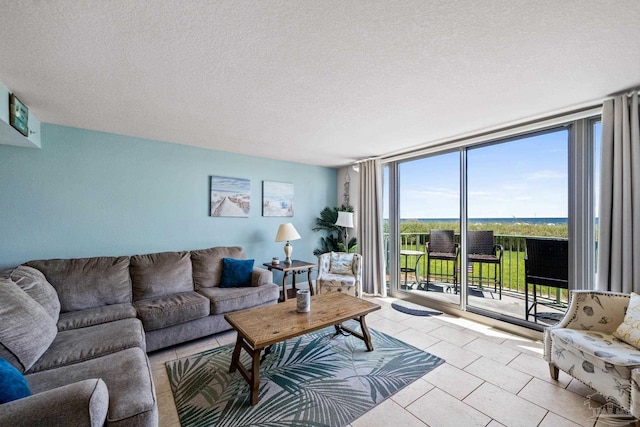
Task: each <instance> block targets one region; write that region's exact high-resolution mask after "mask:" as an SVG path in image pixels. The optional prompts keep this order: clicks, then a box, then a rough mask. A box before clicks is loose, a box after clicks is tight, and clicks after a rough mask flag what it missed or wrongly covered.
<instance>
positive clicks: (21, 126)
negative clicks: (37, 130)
mask: <svg viewBox="0 0 640 427" xmlns="http://www.w3.org/2000/svg"><path fill="white" fill-rule="evenodd" d="M9 124H10V125H11V126H13V127H14V128H15V129H16V130H17V131H18V132H20V133H21V134H23V135H24V136H27V137H28V136H29V109H28V108H27V106H26V105H24V104H23V103H22V101H20V100H19V99H18V97H17V96H15V95H14V94H13V93H12V94H11V95H9Z"/></svg>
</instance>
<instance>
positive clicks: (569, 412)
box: [149, 298, 619, 427]
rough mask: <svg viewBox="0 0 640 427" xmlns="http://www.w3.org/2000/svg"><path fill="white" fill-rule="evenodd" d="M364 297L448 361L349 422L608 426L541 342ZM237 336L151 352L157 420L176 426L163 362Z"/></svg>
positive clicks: (381, 321) (399, 334)
mask: <svg viewBox="0 0 640 427" xmlns="http://www.w3.org/2000/svg"><path fill="white" fill-rule="evenodd" d="M369 299H370V300H371V301H374V302H376V303H378V304H380V305H381V306H382V310H379V311H376V312H374V313H371V314H369V315H368V316H367V324H368V325H369V326H370V327H371V328H373V329H376V330H379V331H381V332H384V333H387V334H389V335H392V336H394V337H396V338H398V339H401V340H403V341H405V342H407V343H409V344H411V345H413V346H415V347H418V348H420V349H423V350H425V351H428V352H429V353H432V354H435V355H437V356H440V357H442V358H443V359H445V361H446V363H444V364H443V365H441V366H440V367H438V368H436V369H434V370H433V371H431V372H429V373H428V374H426V375H425V376H424V377H422V378H421V379H419V380H417V381H416V382H414V383H412V384H411V385H409V386H408V387H406V388H404V389H402V390H401V391H399V392H398V393H396V394H395V395H393V396H391V398H390V399H387V400H386V401H384V402H383V403H381V404H380V405H378V406H376V407H375V408H373V409H372V410H371V411H369V412H367V413H366V414H364V415H363V416H362V417H360V418H358V419H357V420H355V421H353V423H352V424H351V426H352V427H375V426H390V425H396V426H398V425H401V426H419V427H424V426H431V427H440V426H456V427H457V426H489V427H498V426H540V427H543V426H544V427H551V426H554V427H556V426H558V427H563V426H592V427H605V426H607V425H610V424H607V423H606V422H605V421H604V420H602V419H601V420H598V419H597V415H598V409H597V404H595V403H593V404H591V405H590V404H589V402H588V399H587V398H586V396H588V395H589V394H591V393H593V391H592V390H591V389H589V388H588V387H587V386H585V385H583V384H582V383H580V382H579V381H577V380H575V379H572V378H570V377H569V376H568V375H566V374H564V373H562V372H561V373H560V378H559V380H558V381H553V380H552V379H551V378H550V377H549V369H548V366H547V363H546V362H545V361H544V360H543V359H542V343H541V342H539V341H532V340H529V339H526V338H523V337H520V336H517V335H512V334H509V333H506V332H503V331H500V330H497V329H494V328H491V327H489V326H486V325H481V324H478V323H475V322H472V321H470V320H467V319H461V318H458V317H454V316H449V315H446V314H443V315H441V316H433V317H417V316H411V315H407V314H404V313H400V312H398V311H396V310H394V309H393V308H391V302H393V301H394V299H393V298H384V299H383V298H369ZM235 338H236V334H235V332H233V331H229V332H224V333H221V334H217V335H214V336H212V337H208V338H204V339H201V340H196V341H192V342H190V343H186V344H182V345H178V346H175V347H171V348H169V349H166V350H160V351H157V352H153V353H151V354H149V359H150V361H151V365H152V369H153V376H154V381H155V385H156V391H157V396H158V407H159V413H160V426H161V427H177V426H180V422H179V420H178V415H177V412H176V408H175V404H174V402H173V395H172V393H171V388H170V386H169V381H168V378H167V373H166V370H165V366H164V362H166V361H168V360H172V359H176V358H180V357H184V356H188V355H190V354H194V353H198V352H201V351H204V350H206V349H209V348H213V347H217V346H220V345H225V344H230V343H233V342H235ZM593 408H595V409H593ZM618 425H619V424H618Z"/></svg>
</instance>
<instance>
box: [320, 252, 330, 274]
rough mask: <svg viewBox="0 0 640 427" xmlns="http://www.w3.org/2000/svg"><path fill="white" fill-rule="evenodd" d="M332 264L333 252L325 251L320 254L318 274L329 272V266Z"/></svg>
mask: <svg viewBox="0 0 640 427" xmlns="http://www.w3.org/2000/svg"><path fill="white" fill-rule="evenodd" d="M330 264H331V254H330V253H328V252H327V253H324V254H320V255H318V276H320V275H322V274H326V273H328V272H329V266H330Z"/></svg>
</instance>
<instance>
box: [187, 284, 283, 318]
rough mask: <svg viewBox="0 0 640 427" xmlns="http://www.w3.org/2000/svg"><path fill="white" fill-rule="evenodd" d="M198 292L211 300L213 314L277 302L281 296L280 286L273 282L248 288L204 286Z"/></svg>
mask: <svg viewBox="0 0 640 427" xmlns="http://www.w3.org/2000/svg"><path fill="white" fill-rule="evenodd" d="M197 292H198V293H200V294H202V295H204V296H205V297H207V298H209V300H211V314H223V313H229V312H231V311H237V310H244V309H247V308H251V307H256V306H259V305H264V304H267V303H271V302H273V303H275V302H277V301H278V298H279V297H280V288H279V287H278V286H277V285H274V284H272V283H269V284H266V285H262V286H251V287H247V288H220V287H214V288H203V289H200V290H198V291H197Z"/></svg>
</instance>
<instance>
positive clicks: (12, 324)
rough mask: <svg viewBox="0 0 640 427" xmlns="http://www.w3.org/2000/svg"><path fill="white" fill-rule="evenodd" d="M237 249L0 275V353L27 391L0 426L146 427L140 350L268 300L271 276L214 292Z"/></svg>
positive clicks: (150, 403) (45, 266) (149, 409)
mask: <svg viewBox="0 0 640 427" xmlns="http://www.w3.org/2000/svg"><path fill="white" fill-rule="evenodd" d="M223 258H234V259H244V258H245V254H244V251H243V250H242V248H240V247H215V248H210V249H203V250H196V251H190V252H189V251H185V252H164V253H155V254H147V255H136V256H131V257H126V256H123V257H95V258H82V259H49V260H39V261H30V262H27V263H26V264H23V265H21V266H19V267H17V268H15V269H12V270H11V271H10V272H8V274H7V276H8V277H5V278H0V357H2V358H4V359H6V360H7V361H8V362H9V363H10V364H11V365H13V366H14V367H15V368H17V369H18V370H19V371H20V372H22V373H23V374H24V377H25V378H26V380H27V382H28V385H29V388H30V389H31V393H32V395H31V396H29V397H24V398H22V399H18V400H14V401H11V402H8V403H4V404H1V405H0V425H11V426H12V427H16V426H21V425H25V426H26V425H30V426H31V425H65V426H71V425H97V426H100V425H104V424H106V425H108V426H156V425H157V424H158V408H157V402H156V396H155V390H154V386H153V380H152V375H151V368H150V365H149V360H148V358H147V355H146V352H148V351H153V350H157V349H160V348H163V347H168V346H171V345H174V344H177V343H181V342H184V341H188V340H192V339H195V338H199V337H203V336H207V335H210V334H214V333H217V332H220V331H224V330H227V329H230V326H229V324H228V323H227V322H226V321H225V320H224V314H225V313H228V312H231V311H236V310H242V309H246V308H251V307H257V306H261V305H267V304H274V303H276V302H277V300H278V297H279V287H278V286H277V285H275V284H273V283H272V282H273V276H272V273H271V272H270V271H268V270H265V269H259V268H254V269H253V272H251V283H250V286H247V284H245V286H241V287H224V288H222V287H220V286H219V285H220V277H221V274H222V268H223V267H222V266H223Z"/></svg>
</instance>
